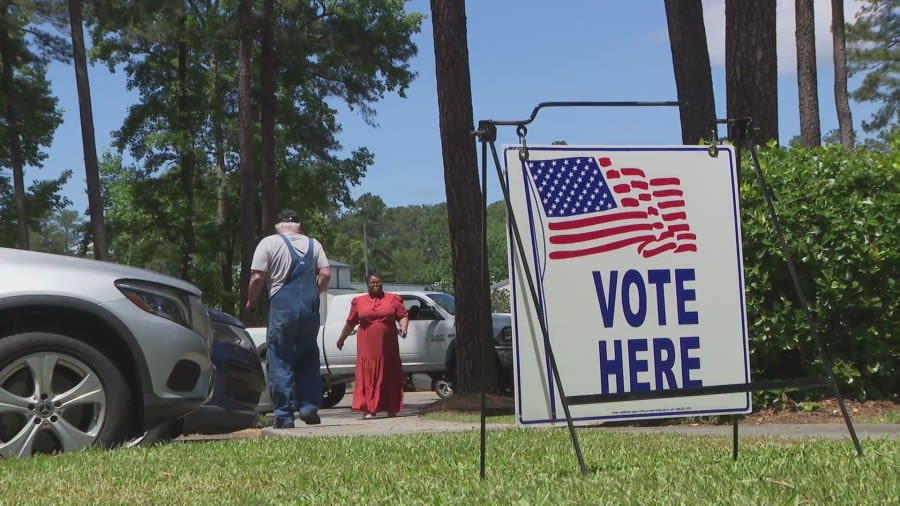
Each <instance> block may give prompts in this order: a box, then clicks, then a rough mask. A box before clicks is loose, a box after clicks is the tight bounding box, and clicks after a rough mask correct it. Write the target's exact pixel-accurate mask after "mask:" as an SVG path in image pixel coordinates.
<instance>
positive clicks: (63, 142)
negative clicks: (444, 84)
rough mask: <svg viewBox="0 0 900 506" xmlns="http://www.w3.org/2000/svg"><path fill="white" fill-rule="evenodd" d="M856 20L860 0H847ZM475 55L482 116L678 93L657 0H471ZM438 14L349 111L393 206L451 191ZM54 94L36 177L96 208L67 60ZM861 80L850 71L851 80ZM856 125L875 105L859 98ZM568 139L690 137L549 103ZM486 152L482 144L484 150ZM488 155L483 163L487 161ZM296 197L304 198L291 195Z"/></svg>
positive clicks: (822, 59) (823, 89)
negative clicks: (53, 127)
mask: <svg viewBox="0 0 900 506" xmlns="http://www.w3.org/2000/svg"><path fill="white" fill-rule="evenodd" d="M703 4H704V21H705V23H706V32H707V38H708V44H709V49H710V58H711V61H712V71H713V81H714V90H715V94H716V110H717V114H718V116H719V117H724V116H725V83H724V77H725V69H724V53H725V51H724V46H725V28H724V27H725V18H724V0H704V2H703ZM845 4H846V6H845V8H846V15H845V18H846V19H847V21H852V20H853V19H854V15H855V12H856V11H857V10H858V8H859V3H858V2H857V1H855V0H850V1H847V2H845ZM466 9H467V16H468V37H469V60H470V70H471V76H472V95H473V107H474V116H475V121H476V122H477V121H478V120H481V119H497V120H516V119H524V118H527V117H528V116H529V115H530V114H531V110H532V109H533V107H534V106H535V105H536V104H538V103H540V102H547V101H568V100H597V101H667V100H677V95H676V91H675V82H674V77H673V73H672V60H671V53H670V51H669V43H668V35H667V29H666V19H665V11H664V7H663V2H662V1H658V0H657V1H649V0H637V1H633V2H621V1H617V0H566V1H558V2H546V1H541V0H479V1H473V0H469V1H468V2H467V4H466ZM778 9H779V11H778V58H779V97H778V101H779V129H780V136H781V139H780V140H781V142H782V143H786V142H787V141H788V140H789V139H791V138H792V137H794V136H795V135H798V134H799V119H798V112H797V110H798V109H797V86H796V72H795V67H796V56H795V54H796V53H795V51H794V17H793V2H787V1H781V2H778ZM815 9H816V20H817V23H816V24H817V30H816V38H817V44H816V45H817V59H818V63H819V107H820V114H821V122H822V132H823V133H825V132H828V131H830V130H832V129H834V128H836V127H837V119H836V115H835V111H834V96H833V92H832V87H833V68H832V65H831V34H830V30H829V24H830V18H831V14H830V6H829V0H816V1H815ZM407 10H409V11H415V12H425V13H426V14H427V13H428V11H429V2H428V1H427V0H412V1H410V2H408V4H407ZM431 29H432V27H431V20H430V18H429V19H426V20H425V22H424V23H423V26H422V32H421V33H419V34H418V35H417V36H416V37H415V39H414V40H415V43H416V44H417V45H418V47H419V54H418V56H417V57H416V58H415V59H414V60H413V61H412V62H411V64H412V67H413V69H414V70H415V71H416V72H417V73H418V78H417V79H416V80H415V81H414V82H413V84H412V86H411V87H410V89H409V90H407V98H405V99H403V98H400V97H397V96H389V97H386V98H385V100H383V101H382V102H380V103H379V104H377V105H376V110H377V112H378V114H377V117H376V122H377V123H378V126H377V127H375V128H373V127H371V126H368V125H366V124H365V123H364V122H363V121H362V119H361V118H360V117H359V116H358V115H357V114H356V113H355V112H351V111H348V110H346V109H339V110H340V121H341V123H342V124H343V132H342V134H341V135H340V140H341V143H342V144H343V145H344V147H345V149H347V150H350V149H354V148H358V147H362V146H366V147H368V148H369V150H370V151H372V152H373V153H374V155H375V163H374V165H373V166H371V167H370V168H369V170H368V173H367V175H366V177H365V179H364V180H363V181H362V184H361V185H360V186H358V187H356V188H354V190H353V192H352V194H353V196H354V197H357V196H359V195H361V194H363V193H365V192H371V193H373V194H376V195H379V196H380V197H381V198H382V199H383V200H384V202H385V203H386V204H387V205H388V206H405V205H411V204H434V203H438V202H443V201H445V200H446V196H445V193H444V183H443V181H444V179H443V166H442V158H441V145H440V135H439V130H438V109H437V92H436V85H435V78H434V47H433V45H432V41H431ZM49 79H50V80H51V82H52V83H53V91H54V94H55V95H56V96H57V97H59V100H60V105H61V107H62V108H63V109H64V116H63V124H62V125H61V126H60V128H59V129H58V130H57V132H56V136H55V139H54V142H53V144H52V146H51V147H50V149H49V150H48V155H49V156H48V159H47V160H46V162H45V164H44V168H43V169H42V170H37V169H34V168H29V169H27V176H28V177H29V178H38V179H46V178H51V177H55V176H56V175H58V174H59V173H60V172H61V171H62V170H65V169H72V170H73V171H74V175H73V177H72V179H71V180H70V182H69V184H68V185H67V186H66V187H65V191H64V193H65V195H66V196H67V197H69V199H70V200H72V202H73V203H74V207H75V209H77V210H79V211H82V210H84V209H85V208H86V207H87V196H86V194H85V184H84V168H83V161H82V160H83V156H82V155H83V152H82V147H81V129H80V124H79V119H78V101H77V95H76V90H75V73H74V69H73V67H72V66H71V65H64V64H54V65H52V66H51V68H50V69H49ZM90 80H91V91H92V99H93V107H94V126H95V129H96V137H97V148H98V151H99V153H98V155H101V156H102V152H103V151H105V150H107V149H109V148H110V141H111V133H112V132H113V131H114V130H116V129H117V128H119V127H120V126H121V123H122V120H123V119H124V118H125V115H126V113H127V110H128V107H129V106H130V105H132V104H134V103H135V102H136V101H137V99H138V96H137V94H136V93H133V92H130V91H128V90H127V89H126V78H125V75H124V74H123V73H121V72H119V73H115V74H110V73H109V72H108V71H107V70H106V68H105V67H104V66H102V65H101V66H95V67H93V68H91V70H90ZM852 87H853V81H851V89H852ZM851 108H852V109H853V114H854V117H853V121H854V125H856V127H857V128H858V126H859V123H860V121H861V120H863V119H866V118H867V117H868V116H869V115H870V114H871V112H872V110H873V108H872V107H871V106H870V105H866V106H865V107H863V106H861V105H860V104H855V103H851ZM554 140H565V141H567V142H568V143H569V144H592V145H659V144H665V145H672V144H680V142H681V134H680V130H679V120H678V114H677V110H676V109H675V108H643V109H638V108H615V109H546V110H542V111H541V112H540V114H539V115H538V117H537V120H536V121H535V122H534V123H532V124H531V125H530V126H529V129H528V142H529V144H540V143H550V142H552V141H554ZM515 141H516V138H515V132H514V129H513V128H512V127H506V128H502V129H501V130H500V132H499V137H498V142H497V144H498V148H499V146H500V145H502V144H505V143H514V142H515ZM478 152H479V154H480V149H479V151H478ZM479 163H480V162H479ZM490 168H491V170H492V172H491V173H490V174H489V188H488V198H489V200H490V201H492V202H493V201H495V200H499V199H500V198H501V195H500V192H499V190H498V188H497V185H496V183H495V181H494V180H495V179H496V176H495V174H494V173H493V167H490ZM282 205H285V206H286V205H300V203H282Z"/></svg>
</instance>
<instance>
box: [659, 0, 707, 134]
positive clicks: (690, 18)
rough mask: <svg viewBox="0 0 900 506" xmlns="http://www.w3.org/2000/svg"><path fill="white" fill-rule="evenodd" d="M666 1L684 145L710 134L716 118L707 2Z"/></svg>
mask: <svg viewBox="0 0 900 506" xmlns="http://www.w3.org/2000/svg"><path fill="white" fill-rule="evenodd" d="M665 3H666V19H667V20H668V24H669V45H670V46H671V48H672V67H673V68H674V70H675V86H676V88H677V89H678V102H679V103H680V104H682V106H681V111H680V112H681V140H682V142H683V143H684V144H697V143H698V142H699V141H701V140H703V139H706V138H708V137H709V135H710V131H711V130H712V129H713V128H714V127H715V123H714V122H715V120H716V102H715V97H714V95H713V85H712V71H711V70H710V66H709V48H708V46H707V45H706V30H705V29H704V26H703V5H702V4H701V3H700V0H665ZM684 104H687V106H685V105H684Z"/></svg>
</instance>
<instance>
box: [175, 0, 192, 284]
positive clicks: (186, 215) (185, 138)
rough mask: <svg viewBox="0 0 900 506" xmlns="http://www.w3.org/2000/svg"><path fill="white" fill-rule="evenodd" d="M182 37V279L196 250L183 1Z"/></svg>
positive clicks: (188, 277)
mask: <svg viewBox="0 0 900 506" xmlns="http://www.w3.org/2000/svg"><path fill="white" fill-rule="evenodd" d="M180 8H181V9H182V12H181V19H180V20H179V21H180V24H181V35H182V36H181V37H180V40H179V41H178V78H177V79H178V116H179V118H178V122H179V124H180V125H179V130H180V132H178V139H179V141H178V143H177V146H176V150H177V152H178V158H179V161H180V165H181V191H182V193H183V194H184V204H183V205H184V212H183V216H182V217H181V219H182V220H184V221H183V222H182V223H181V244H182V250H181V279H183V280H185V281H191V273H192V271H193V258H194V250H195V249H196V239H195V238H194V150H193V144H192V137H193V136H192V135H191V119H190V110H191V101H190V98H189V97H188V91H187V53H188V48H187V42H185V41H186V40H187V36H188V34H187V24H186V21H187V19H186V15H185V13H184V4H183V3H181V4H180Z"/></svg>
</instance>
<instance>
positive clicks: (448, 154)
mask: <svg viewBox="0 0 900 506" xmlns="http://www.w3.org/2000/svg"><path fill="white" fill-rule="evenodd" d="M431 15H432V25H433V31H434V56H435V70H436V77H437V92H438V109H439V116H440V132H441V148H442V151H443V159H444V184H445V186H446V191H447V214H448V215H449V221H450V245H451V255H452V259H453V285H454V292H455V294H456V311H457V312H456V326H457V329H456V331H457V335H456V342H457V374H456V379H457V385H456V389H457V391H458V392H463V393H473V392H479V391H481V387H482V382H481V367H480V366H481V360H482V359H484V360H487V363H486V364H485V365H486V367H487V370H488V371H489V373H488V374H487V375H486V376H485V384H484V387H485V389H486V390H487V391H491V392H495V391H497V377H496V367H495V361H494V360H493V357H494V350H493V339H492V337H491V314H490V307H491V304H490V295H489V290H488V280H487V278H486V276H485V272H486V265H485V262H487V259H486V258H483V250H482V237H483V234H484V231H483V230H482V223H481V216H482V215H481V212H482V210H483V202H482V201H481V191H480V189H479V182H478V167H477V159H476V154H475V142H474V138H473V137H472V134H471V133H472V131H473V129H474V128H473V119H472V88H471V86H472V85H471V81H470V77H469V50H468V45H467V42H466V6H465V2H463V1H443V0H431Z"/></svg>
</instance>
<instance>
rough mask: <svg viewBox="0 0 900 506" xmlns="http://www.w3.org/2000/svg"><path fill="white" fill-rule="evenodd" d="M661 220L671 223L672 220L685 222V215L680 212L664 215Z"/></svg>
mask: <svg viewBox="0 0 900 506" xmlns="http://www.w3.org/2000/svg"><path fill="white" fill-rule="evenodd" d="M662 219H664V220H666V221H672V220H686V219H687V213H685V212H680V213H669V214H664V215H662Z"/></svg>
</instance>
